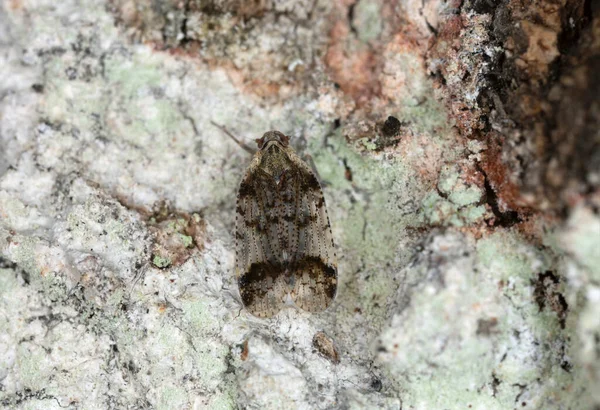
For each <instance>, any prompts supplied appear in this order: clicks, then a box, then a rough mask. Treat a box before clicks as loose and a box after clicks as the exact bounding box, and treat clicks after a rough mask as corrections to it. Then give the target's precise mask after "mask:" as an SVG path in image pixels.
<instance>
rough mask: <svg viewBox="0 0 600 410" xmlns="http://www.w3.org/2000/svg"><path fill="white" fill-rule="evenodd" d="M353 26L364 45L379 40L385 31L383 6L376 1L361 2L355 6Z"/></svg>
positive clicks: (365, 0)
mask: <svg viewBox="0 0 600 410" xmlns="http://www.w3.org/2000/svg"><path fill="white" fill-rule="evenodd" d="M352 24H353V26H354V27H355V28H356V30H357V32H358V38H359V39H360V41H362V42H363V43H368V42H370V41H373V40H375V39H377V37H379V36H380V35H381V32H382V30H383V19H382V18H381V4H379V2H378V1H376V0H360V1H359V2H357V3H356V4H355V6H354V19H353V20H352Z"/></svg>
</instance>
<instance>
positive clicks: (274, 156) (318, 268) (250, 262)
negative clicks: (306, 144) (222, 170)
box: [235, 131, 337, 317]
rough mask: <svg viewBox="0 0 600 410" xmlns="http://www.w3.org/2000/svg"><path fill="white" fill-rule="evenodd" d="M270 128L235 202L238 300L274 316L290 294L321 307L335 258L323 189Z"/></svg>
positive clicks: (332, 286) (330, 292)
mask: <svg viewBox="0 0 600 410" xmlns="http://www.w3.org/2000/svg"><path fill="white" fill-rule="evenodd" d="M288 142H289V137H287V136H285V135H283V134H282V133H280V132H278V131H269V132H267V133H265V134H264V135H263V137H262V138H260V139H259V140H257V143H258V148H259V151H258V152H257V153H256V154H255V155H254V157H253V159H252V162H251V164H250V166H249V168H248V170H247V172H246V174H245V175H244V177H243V178H242V181H241V183H240V188H239V191H238V196H237V207H236V265H235V266H236V276H237V278H238V284H239V288H240V295H241V297H242V301H243V303H244V306H245V307H246V308H247V309H248V310H249V311H250V313H252V314H254V315H256V316H259V317H271V316H274V315H275V314H277V312H279V311H280V310H281V309H282V308H283V307H284V306H285V304H286V299H288V295H289V298H291V300H292V301H294V303H295V304H296V306H298V307H300V308H302V309H304V310H307V311H309V312H319V311H322V310H325V309H326V308H327V307H328V306H329V305H330V304H331V302H332V301H333V299H334V298H335V294H336V290H337V261H336V255H335V247H334V243H333V235H332V233H331V226H330V223H329V217H328V215H327V208H326V206H325V199H324V197H323V191H322V190H321V186H320V184H319V181H318V179H317V177H316V175H315V174H314V173H313V171H312V170H311V168H310V167H309V166H308V165H307V164H306V163H305V162H304V161H302V160H301V159H300V157H299V156H298V155H296V153H295V152H294V150H293V149H292V148H291V147H290V146H289V144H288Z"/></svg>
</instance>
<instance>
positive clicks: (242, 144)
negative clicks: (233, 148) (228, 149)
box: [210, 121, 258, 155]
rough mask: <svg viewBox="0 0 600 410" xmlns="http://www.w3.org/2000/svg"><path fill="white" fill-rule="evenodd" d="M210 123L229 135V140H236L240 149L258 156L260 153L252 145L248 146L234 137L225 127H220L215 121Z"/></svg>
mask: <svg viewBox="0 0 600 410" xmlns="http://www.w3.org/2000/svg"><path fill="white" fill-rule="evenodd" d="M210 123H211V124H212V125H214V126H215V127H217V128H218V129H220V130H221V131H223V132H224V133H225V134H226V135H228V136H229V138H231V139H232V140H234V141H235V143H236V144H238V145H239V146H240V147H242V149H243V150H244V151H246V152H248V153H250V154H252V155H254V154H256V151H258V150H257V149H256V148H253V147H251V146H250V145H248V144H246V143H245V142H242V141H240V140H239V139H238V138H237V137H236V136H235V135H233V134H232V133H231V132H229V130H228V129H227V128H225V126H223V125H219V124H217V123H216V122H214V121H211V122H210Z"/></svg>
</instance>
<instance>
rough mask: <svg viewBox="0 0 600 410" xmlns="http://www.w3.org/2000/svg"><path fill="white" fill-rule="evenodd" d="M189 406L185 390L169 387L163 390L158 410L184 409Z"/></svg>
mask: <svg viewBox="0 0 600 410" xmlns="http://www.w3.org/2000/svg"><path fill="white" fill-rule="evenodd" d="M187 404H188V398H187V393H186V391H185V390H184V389H183V388H181V387H175V386H168V387H164V388H163V389H162V390H161V392H160V401H159V402H158V405H157V406H156V408H157V409H158V410H169V409H183V408H186V407H187Z"/></svg>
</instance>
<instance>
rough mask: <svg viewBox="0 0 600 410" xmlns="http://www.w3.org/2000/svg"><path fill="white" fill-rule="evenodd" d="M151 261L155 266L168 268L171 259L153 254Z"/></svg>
mask: <svg viewBox="0 0 600 410" xmlns="http://www.w3.org/2000/svg"><path fill="white" fill-rule="evenodd" d="M152 263H153V264H154V266H156V267H157V268H160V269H164V268H168V267H169V266H171V259H170V258H166V257H162V256H160V255H154V258H152Z"/></svg>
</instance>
